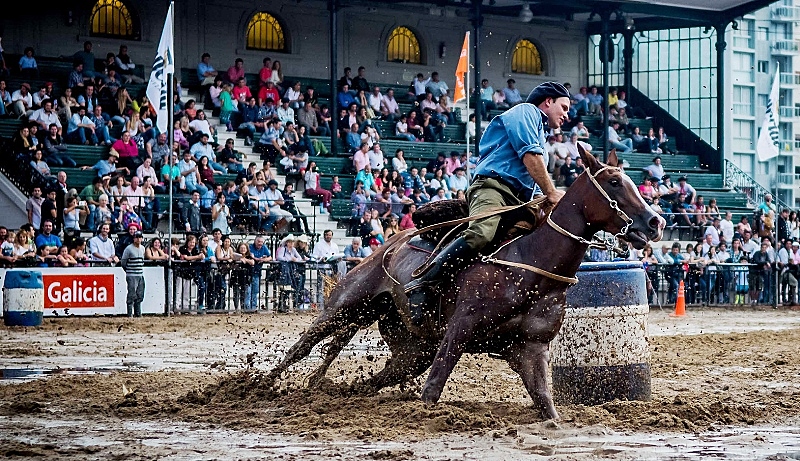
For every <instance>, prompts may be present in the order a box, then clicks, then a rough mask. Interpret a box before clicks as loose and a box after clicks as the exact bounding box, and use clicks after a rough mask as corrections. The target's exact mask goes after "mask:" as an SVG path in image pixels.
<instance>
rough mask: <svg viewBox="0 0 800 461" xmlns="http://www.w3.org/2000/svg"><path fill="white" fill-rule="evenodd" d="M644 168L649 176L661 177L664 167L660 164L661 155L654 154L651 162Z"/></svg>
mask: <svg viewBox="0 0 800 461" xmlns="http://www.w3.org/2000/svg"><path fill="white" fill-rule="evenodd" d="M644 170H645V171H646V172H647V173H648V175H649V176H654V177H656V178H662V177H663V176H664V167H663V166H662V165H661V156H660V155H656V156H655V157H653V163H652V164H650V165H648V166H646V167H645V168H644Z"/></svg>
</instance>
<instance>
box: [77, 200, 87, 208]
mask: <svg viewBox="0 0 800 461" xmlns="http://www.w3.org/2000/svg"><path fill="white" fill-rule="evenodd" d="M78 206H79V207H81V208H86V200H81V201H80V202H78Z"/></svg>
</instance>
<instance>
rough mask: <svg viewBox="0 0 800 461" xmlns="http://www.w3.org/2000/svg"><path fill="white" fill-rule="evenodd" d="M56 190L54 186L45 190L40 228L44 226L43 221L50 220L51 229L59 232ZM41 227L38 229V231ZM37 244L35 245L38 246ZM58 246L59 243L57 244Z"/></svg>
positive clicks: (59, 222)
mask: <svg viewBox="0 0 800 461" xmlns="http://www.w3.org/2000/svg"><path fill="white" fill-rule="evenodd" d="M57 195H58V194H57V192H56V189H55V188H49V189H47V191H46V192H45V199H44V201H43V202H42V207H41V209H42V211H41V213H42V229H43V228H44V224H45V221H50V223H51V224H52V225H53V227H52V231H53V233H55V234H59V233H61V221H60V220H59V219H58V217H59V208H60V207H59V205H58V203H57ZM42 229H39V230H40V231H41V230H42ZM38 246H39V245H37V247H38ZM59 246H60V245H59Z"/></svg>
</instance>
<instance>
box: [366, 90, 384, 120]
mask: <svg viewBox="0 0 800 461" xmlns="http://www.w3.org/2000/svg"><path fill="white" fill-rule="evenodd" d="M381 103H383V95H382V94H381V88H380V87H378V86H374V87H372V93H370V94H369V95H368V96H367V104H369V107H370V108H371V109H372V111H373V112H374V113H375V114H376V115H377V114H380V113H381Z"/></svg>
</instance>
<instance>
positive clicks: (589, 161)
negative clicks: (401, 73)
mask: <svg viewBox="0 0 800 461" xmlns="http://www.w3.org/2000/svg"><path fill="white" fill-rule="evenodd" d="M578 153H580V154H581V158H582V159H583V164H584V165H586V168H587V169H588V170H589V172H590V173H592V174H594V173H595V172H596V171H597V170H599V169H600V168H601V166H600V162H599V161H598V160H597V158H595V156H594V155H592V153H591V152H586V149H584V148H583V146H582V145H581V143H580V142H579V143H578Z"/></svg>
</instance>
